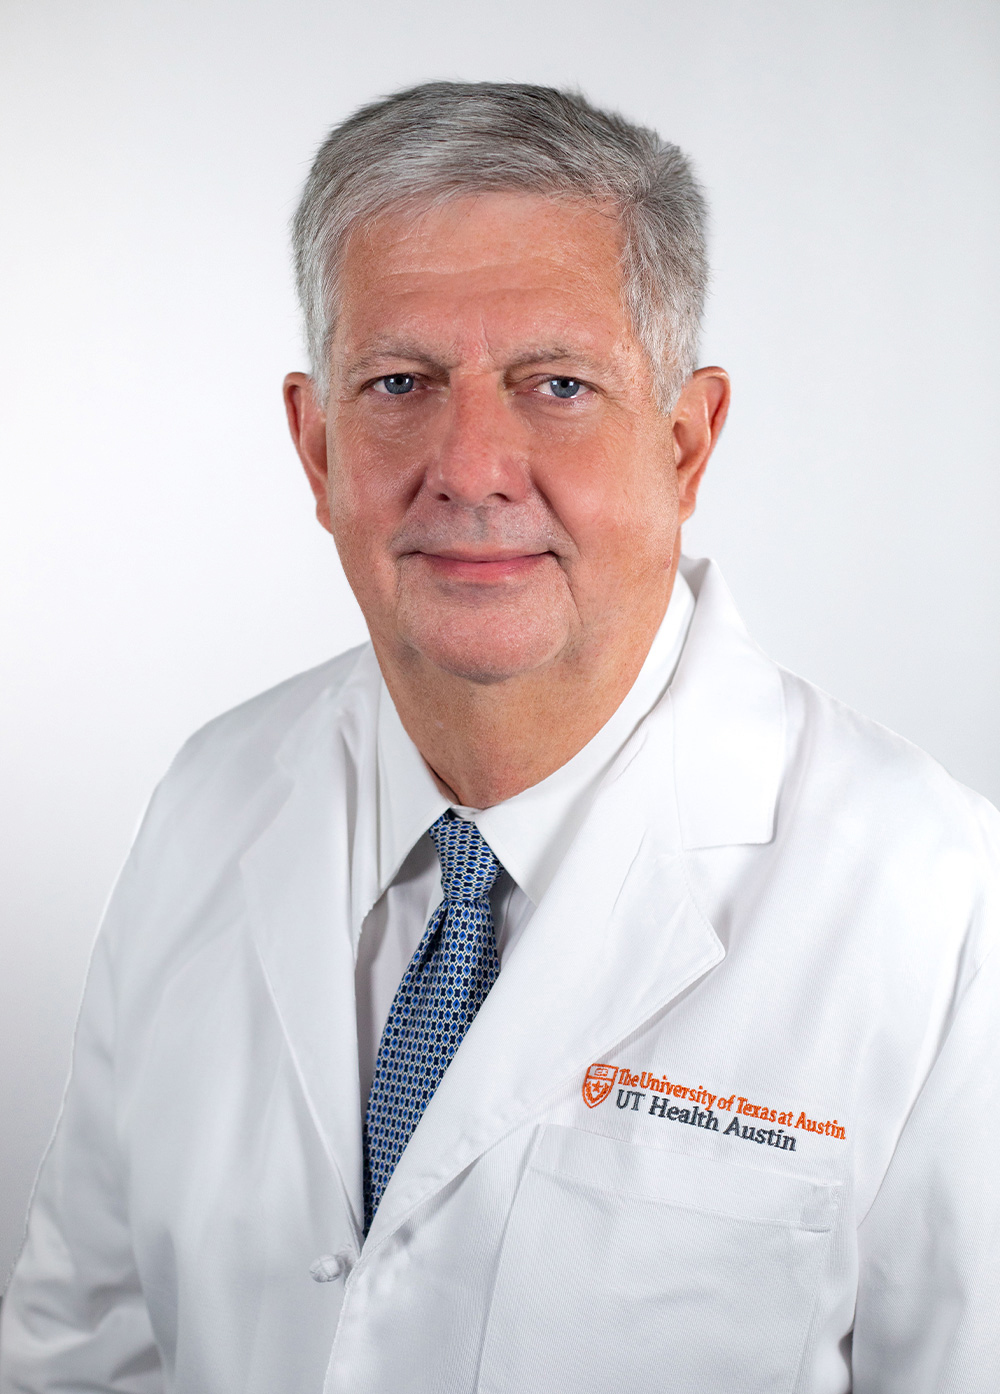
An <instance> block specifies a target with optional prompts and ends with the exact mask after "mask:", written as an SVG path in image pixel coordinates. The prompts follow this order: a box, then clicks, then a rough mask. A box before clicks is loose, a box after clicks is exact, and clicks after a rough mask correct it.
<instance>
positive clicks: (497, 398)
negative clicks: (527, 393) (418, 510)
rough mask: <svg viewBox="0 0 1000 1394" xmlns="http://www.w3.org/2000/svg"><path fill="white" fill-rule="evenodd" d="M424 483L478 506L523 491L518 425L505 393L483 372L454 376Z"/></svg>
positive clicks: (518, 496) (451, 499) (444, 498)
mask: <svg viewBox="0 0 1000 1394" xmlns="http://www.w3.org/2000/svg"><path fill="white" fill-rule="evenodd" d="M425 487H426V488H427V489H428V490H429V491H430V492H431V494H432V495H433V497H434V498H435V499H436V500H437V501H439V502H442V503H454V504H458V505H460V506H461V507H464V508H478V507H481V506H482V505H483V504H487V503H491V502H508V503H519V502H520V501H521V500H523V499H524V498H525V496H526V494H527V493H528V489H529V481H528V471H527V465H526V460H525V440H524V433H523V428H522V427H521V426H520V424H519V422H518V421H517V419H516V414H515V412H514V411H513V410H512V409H511V407H510V405H509V403H508V401H507V400H506V393H505V392H504V390H503V389H502V388H500V389H498V387H497V385H496V383H495V382H492V381H490V380H489V379H488V378H487V377H485V375H484V377H483V379H481V380H479V379H477V380H472V381H458V382H453V383H452V384H451V385H450V387H449V391H448V401H447V406H446V407H445V410H444V412H443V420H442V421H441V434H440V436H439V438H438V441H437V448H436V452H435V455H434V458H433V459H432V461H431V463H430V465H429V467H428V470H427V474H426V477H425Z"/></svg>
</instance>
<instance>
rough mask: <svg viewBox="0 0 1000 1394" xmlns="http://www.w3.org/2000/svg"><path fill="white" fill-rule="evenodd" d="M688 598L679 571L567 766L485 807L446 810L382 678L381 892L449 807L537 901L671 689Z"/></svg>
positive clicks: (690, 608) (690, 604) (690, 610)
mask: <svg viewBox="0 0 1000 1394" xmlns="http://www.w3.org/2000/svg"><path fill="white" fill-rule="evenodd" d="M694 609H695V601H694V595H693V594H692V591H691V588H690V586H689V585H688V584H687V582H686V580H685V579H684V577H683V576H682V575H681V574H680V572H678V573H677V577H676V579H675V582H674V589H673V593H672V595H671V597H670V603H669V605H668V606H667V611H666V614H665V615H664V617H663V620H662V622H661V624H660V627H659V629H658V630H657V633H656V636H655V637H654V639H653V642H652V644H651V646H650V649H649V653H648V654H647V655H646V659H645V661H644V663H643V665H642V668H641V669H640V671H639V675H638V677H637V678H636V680H635V682H634V683H633V684H632V687H631V688H630V689H629V691H628V693H627V694H626V696H625V699H624V700H623V702H622V703H621V705H620V706H619V707H618V708H617V710H616V711H615V712H614V713H613V714H612V716H611V718H610V719H609V720H608V721H607V722H606V723H605V725H604V726H602V727H601V729H600V730H599V731H598V732H597V734H596V735H595V736H593V737H592V739H591V740H590V741H588V743H587V744H586V745H585V746H584V747H583V749H582V750H580V751H578V752H577V754H576V755H574V756H573V758H572V759H571V760H568V761H567V762H566V764H565V765H562V766H560V768H559V769H557V770H555V771H554V772H553V773H552V774H550V775H549V776H548V777H547V778H546V779H543V780H541V781H540V782H539V783H538V784H534V785H532V786H531V787H530V788H528V789H524V790H522V792H521V793H520V794H515V795H514V797H513V798H510V799H506V800H504V802H503V803H500V804H495V805H494V806H493V807H492V808H487V809H483V810H478V809H465V808H459V807H457V806H456V805H449V803H448V800H447V799H446V798H445V797H444V796H443V795H442V794H441V793H440V792H439V791H438V788H437V785H436V784H435V783H434V778H433V776H432V775H431V772H430V770H429V769H428V768H427V765H426V763H425V761H424V759H423V757H422V756H421V754H420V752H419V751H418V750H417V748H416V746H415V745H414V744H413V741H412V740H411V739H410V737H409V736H408V735H407V733H406V731H405V729H404V727H403V723H402V722H401V721H400V719H399V715H398V713H397V711H396V708H395V706H394V705H393V702H392V698H391V697H390V696H389V692H388V689H387V688H386V686H385V683H384V682H380V684H379V695H378V737H377V739H378V863H379V866H378V879H379V894H380V895H381V894H382V892H384V891H385V890H386V889H387V887H388V886H389V884H390V883H391V881H392V879H393V877H394V876H395V875H396V873H397V871H398V870H399V868H400V866H401V865H402V863H403V861H404V859H405V858H406V857H407V855H408V854H409V852H410V851H411V850H412V848H413V846H414V845H415V843H416V842H417V840H418V839H419V838H420V837H421V836H422V835H423V834H424V833H425V832H426V831H427V829H428V828H429V827H430V825H431V824H432V823H433V822H434V821H435V819H437V818H439V817H440V816H441V814H442V813H444V811H445V810H446V809H447V808H448V807H456V811H457V812H459V813H460V814H461V815H462V816H465V817H471V818H472V819H473V820H474V821H475V823H476V825H477V826H478V828H479V830H480V831H481V833H482V834H483V837H484V838H485V839H486V841H487V842H488V843H489V845H490V847H491V848H492V850H493V852H494V853H495V855H496V856H497V858H498V859H499V861H500V862H501V863H502V864H503V866H504V868H505V869H506V871H507V872H508V873H509V875H510V876H512V877H513V879H514V880H515V881H516V882H517V884H518V885H519V886H520V888H521V890H522V891H524V893H525V895H527V897H528V899H529V900H531V901H532V902H533V904H535V905H537V904H538V902H539V901H540V900H541V898H542V896H543V895H544V894H545V891H546V890H547V889H548V886H549V883H550V881H551V880H552V877H553V876H554V875H555V872H556V870H557V868H558V866H559V863H560V862H561V861H562V858H563V856H564V854H565V852H566V850H567V848H568V847H569V845H570V843H571V842H572V840H573V837H574V836H575V834H576V832H577V829H578V828H579V826H580V824H581V823H582V821H583V819H584V817H585V816H586V814H587V812H588V811H589V808H590V805H591V803H592V801H593V799H594V796H595V795H596V793H597V790H598V788H599V786H600V784H601V781H602V780H603V778H604V776H605V775H606V774H607V772H608V770H609V769H610V767H611V765H612V764H613V763H614V761H615V759H616V757H617V756H618V755H619V753H620V752H621V750H622V749H623V748H624V746H625V745H626V744H627V743H628V741H629V738H630V737H631V736H632V735H633V734H634V732H635V731H636V729H637V728H638V727H639V726H640V725H641V723H642V721H643V719H644V717H646V716H647V715H648V713H649V712H650V711H651V710H652V708H653V707H654V706H655V705H656V704H657V702H658V701H659V700H660V698H661V697H662V696H663V694H664V692H665V691H666V689H667V688H668V687H669V685H670V682H671V679H672V678H673V675H674V671H675V669H676V668H677V663H678V660H679V659H680V655H681V651H682V649H683V647H684V641H685V638H686V636H687V632H688V628H689V626H690V624H691V619H692V616H693V614H694Z"/></svg>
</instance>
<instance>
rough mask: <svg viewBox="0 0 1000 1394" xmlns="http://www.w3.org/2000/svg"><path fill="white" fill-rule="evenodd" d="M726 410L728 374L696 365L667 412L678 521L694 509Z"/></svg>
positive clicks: (684, 518) (685, 518)
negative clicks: (674, 404)
mask: <svg viewBox="0 0 1000 1394" xmlns="http://www.w3.org/2000/svg"><path fill="white" fill-rule="evenodd" d="M728 411H729V374H728V373H727V372H726V370H725V369H724V368H699V369H698V370H697V371H696V372H695V373H692V375H691V377H689V378H688V380H687V382H686V383H685V384H684V386H683V388H682V389H681V395H680V396H679V397H678V399H677V405H676V406H675V407H674V409H673V411H672V412H671V421H672V427H673V436H674V463H675V466H676V469H677V491H678V499H679V505H680V521H681V522H682V523H686V522H687V520H688V518H690V517H691V514H692V513H693V512H694V507H695V503H696V502H697V499H698V486H699V485H700V484H701V481H702V477H703V476H704V473H705V466H706V465H707V464H708V457H709V456H710V455H711V453H712V451H713V450H714V449H715V442H716V441H717V440H718V439H719V433H720V431H721V430H722V427H723V424H724V422H725V420H726V413H727V412H728Z"/></svg>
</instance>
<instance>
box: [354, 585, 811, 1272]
mask: <svg viewBox="0 0 1000 1394" xmlns="http://www.w3.org/2000/svg"><path fill="white" fill-rule="evenodd" d="M685 575H686V577H687V579H688V581H689V583H690V584H691V585H692V589H693V590H694V591H695V594H696V596H697V598H698V606H697V609H696V612H695V617H694V620H693V621H692V626H691V631H690V633H689V636H688V640H687V643H686V645H685V650H684V654H683V656H682V659H681V662H680V665H679V667H678V671H677V674H676V676H675V679H674V682H673V684H672V686H671V689H670V691H669V693H668V695H667V697H666V698H665V699H664V700H663V701H662V702H661V703H660V704H659V706H658V707H657V708H656V709H655V711H654V712H653V713H652V714H651V715H650V717H649V718H647V721H646V722H645V724H644V728H643V730H642V732H641V733H640V734H639V735H638V736H636V737H635V738H633V741H632V742H631V743H630V745H629V747H627V748H626V750H625V752H623V756H622V758H621V760H620V761H619V763H618V767H617V768H616V769H615V770H613V771H612V772H611V774H610V775H609V777H608V779H607V781H606V782H605V785H604V788H603V789H602V791H601V793H600V794H599V795H598V797H597V799H596V801H595V804H594V807H593V809H592V810H591V813H590V816H589V817H588V819H587V821H586V822H585V824H584V826H583V827H582V828H581V830H580V833H579V834H578V835H577V837H576V839H575V841H574V844H573V846H572V848H571V849H570V852H569V853H568V854H567V857H566V859H565V861H564V863H563V865H562V867H561V868H560V871H559V873H558V874H557V876H556V878H555V879H554V880H553V882H552V885H551V886H550V888H549V890H548V893H547V894H546V896H545V897H544V899H543V901H542V903H541V904H540V905H539V907H538V909H537V911H536V912H535V914H534V916H533V918H532V921H531V925H530V928H529V929H528V931H527V932H525V934H523V935H522V937H521V939H520V941H519V942H518V944H517V946H516V947H515V949H514V950H513V952H512V953H511V954H510V956H509V957H508V959H507V960H506V961H505V963H504V966H503V971H502V972H501V974H500V977H499V978H498V980H497V982H496V984H495V985H494V987H493V990H492V991H491V993H490V995H489V997H487V999H486V1002H485V1003H484V1004H483V1007H482V1009H481V1010H480V1012H479V1015H478V1016H477V1017H476V1019H475V1021H474V1022H473V1023H472V1026H471V1027H470V1029H469V1031H468V1033H467V1035H466V1037H465V1039H464V1040H463V1042H462V1044H461V1046H460V1048H459V1050H458V1052H457V1053H456V1055H455V1058H454V1059H453V1060H452V1062H451V1064H450V1065H449V1067H448V1070H447V1072H446V1073H445V1076H444V1078H443V1080H442V1081H441V1084H440V1085H439V1087H438V1089H437V1092H436V1093H435V1095H434V1097H433V1098H432V1099H431V1101H430V1103H429V1105H428V1107H427V1110H426V1112H425V1114H424V1116H423V1118H422V1119H421V1121H420V1124H419V1126H418V1128H417V1130H416V1132H415V1133H414V1134H413V1137H412V1138H411V1139H410V1141H409V1143H408V1145H407V1147H406V1150H405V1151H404V1153H403V1155H402V1157H401V1159H400V1161H399V1164H398V1165H397V1167H396V1170H395V1172H394V1174H393V1176H392V1178H391V1180H390V1182H389V1185H388V1187H387V1189H386V1192H385V1194H384V1196H383V1198H382V1201H381V1204H380V1206H379V1209H378V1211H377V1213H376V1216H375V1220H374V1223H373V1225H372V1229H371V1232H370V1235H369V1239H368V1244H367V1245H366V1248H367V1250H368V1251H369V1252H373V1251H374V1249H375V1248H377V1246H378V1245H379V1243H380V1242H381V1241H382V1240H383V1239H384V1238H386V1237H387V1236H388V1235H389V1234H390V1233H391V1232H392V1231H393V1230H394V1229H395V1228H396V1227H397V1226H398V1225H399V1224H401V1223H402V1222H403V1221H404V1220H405V1219H406V1217H407V1216H408V1215H409V1214H411V1213H412V1212H413V1210H414V1209H415V1208H416V1206H418V1205H419V1204H420V1203H421V1202H422V1201H423V1200H425V1199H427V1198H428V1197H429V1196H430V1195H432V1194H433V1193H434V1192H435V1191H437V1190H439V1189H440V1188H441V1187H442V1186H444V1185H446V1184H447V1183H448V1182H449V1181H451V1180H452V1179H453V1178H454V1177H456V1176H457V1175H458V1174H459V1173H460V1172H461V1171H462V1170H464V1168H465V1167H467V1166H468V1165H469V1164H470V1163H471V1162H473V1161H474V1160H475V1159H476V1157H478V1156H480V1155H481V1154H482V1153H483V1152H485V1151H486V1149H487V1148H489V1147H490V1146H491V1145H492V1144H493V1143H494V1142H496V1141H498V1140H499V1139H500V1138H501V1137H503V1136H504V1135H505V1134H506V1133H508V1132H509V1131H511V1130H512V1129H513V1128H515V1127H517V1126H519V1125H520V1124H523V1123H524V1122H525V1121H527V1120H530V1119H531V1118H532V1117H536V1116H538V1115H539V1114H540V1113H541V1112H542V1111H543V1110H544V1108H545V1106H546V1103H547V1101H548V1100H549V1099H550V1098H553V1097H554V1096H556V1095H557V1094H558V1093H559V1092H561V1091H562V1090H564V1089H565V1088H566V1085H567V1083H568V1082H569V1081H571V1080H572V1079H573V1078H574V1076H577V1075H578V1076H579V1078H580V1080H581V1081H582V1078H583V1075H584V1072H585V1071H586V1068H587V1066H588V1065H589V1064H591V1063H592V1062H593V1061H595V1060H600V1058H601V1056H602V1054H604V1053H605V1052H606V1051H608V1050H610V1049H611V1048H612V1047H613V1046H614V1045H615V1044H616V1043H618V1042H619V1041H621V1040H623V1039H624V1038H625V1037H627V1036H628V1035H629V1034H631V1033H632V1032H633V1031H635V1030H637V1029H638V1028H639V1027H640V1026H641V1025H642V1024H643V1023H644V1022H646V1021H648V1020H649V1019H650V1018H651V1017H653V1016H654V1015H655V1014H656V1013H657V1012H659V1011H661V1010H663V1009H664V1008H665V1007H667V1006H668V1005H669V1003H670V1002H672V1001H673V1000H674V999H676V998H677V997H678V996H679V995H680V994H681V993H682V992H684V991H685V990H686V989H687V988H689V987H690V986H691V985H692V984H693V983H695V982H696V981H697V980H698V979H699V978H700V977H701V976H703V975H704V974H705V973H706V972H708V971H709V970H710V969H711V968H712V967H714V966H715V965H716V964H717V963H719V962H720V960H721V959H722V958H723V957H724V949H723V947H722V944H721V943H720V941H719V938H718V936H717V935H716V934H715V931H714V929H713V928H712V925H711V924H710V923H709V921H708V919H707V918H706V916H705V915H704V914H703V912H702V911H701V909H700V908H699V906H698V904H697V903H696V901H695V899H694V897H693V895H692V893H691V890H690V885H689V881H688V877H687V872H686V853H687V852H688V851H690V850H693V849H695V848H708V847H719V846H725V845H732V844H752V843H765V842H768V841H770V839H771V837H772V835H773V827H774V818H775V806H776V799H777V796H778V791H779V786H780V780H781V775H782V771H783V766H784V707H783V698H782V685H781V677H780V673H779V671H778V669H777V668H776V667H775V665H774V664H773V663H771V662H770V660H768V659H767V658H765V657H764V655H763V654H762V653H761V652H760V650H759V649H757V647H756V645H754V644H753V642H752V640H751V639H750V637H749V635H748V634H747V632H746V630H745V628H744V626H743V624H742V621H741V620H740V618H739V616H738V614H737V613H736V609H735V606H734V605H733V603H732V599H731V597H730V596H729V592H728V590H727V589H726V586H725V583H724V582H723V580H722V578H721V575H720V574H719V572H718V569H717V568H716V567H715V566H714V565H712V564H711V563H705V562H694V563H687V562H686V563H685ZM702 870H703V874H704V868H703V869H702Z"/></svg>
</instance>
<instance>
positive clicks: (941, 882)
mask: <svg viewBox="0 0 1000 1394" xmlns="http://www.w3.org/2000/svg"><path fill="white" fill-rule="evenodd" d="M779 671H780V674H781V680H782V687H783V691H784V702H785V718H786V769H785V778H784V781H783V787H782V791H781V795H780V798H779V809H778V820H777V821H778V829H779V833H780V832H781V831H782V825H784V828H783V831H784V833H785V835H786V836H790V837H792V838H794V836H795V829H796V826H797V825H798V826H803V827H805V828H807V829H808V831H809V833H810V834H811V835H813V836H816V837H825V838H826V839H827V840H828V842H829V846H830V849H831V855H833V854H836V855H837V856H838V857H840V856H843V855H847V857H848V858H850V859H851V860H853V861H854V864H855V869H856V871H857V873H858V874H859V875H860V874H868V875H871V874H875V873H879V874H880V875H882V876H887V877H889V878H892V879H897V878H899V877H900V875H901V873H903V874H905V876H906V878H907V879H908V882H909V890H910V893H915V894H917V895H928V894H931V893H932V888H933V887H937V888H941V887H942V886H943V887H947V888H948V890H947V894H949V895H951V896H953V897H954V899H955V901H956V902H958V901H962V902H964V903H965V904H966V905H969V901H970V899H971V900H972V901H978V900H980V899H981V897H982V896H983V894H990V893H991V895H990V898H991V899H992V900H993V901H994V902H995V903H996V902H1000V813H998V812H997V810H996V809H995V808H994V807H993V805H992V804H991V803H990V802H989V801H988V800H987V799H985V798H983V797H982V795H980V794H977V793H975V792H974V791H973V790H971V789H969V788H967V787H966V786H965V785H963V784H961V783H960V782H959V781H958V780H956V779H955V778H953V776H952V775H950V774H949V773H948V771H947V770H946V769H944V767H943V766H942V765H941V764H939V762H938V761H937V760H935V759H933V758H932V757H931V756H930V755H928V754H927V753H926V752H925V751H923V750H921V749H920V748H919V747H918V746H916V745H914V744H913V743H912V742H910V741H908V740H906V739H904V738H903V737H902V736H899V735H897V734H896V733H895V732H893V731H890V730H889V729H888V728H887V727H885V726H882V725H880V724H879V723H878V722H877V721H873V720H871V719H870V718H869V717H866V716H862V715H861V714H860V713H859V712H857V711H854V710H853V709H852V708H851V707H849V706H847V705H846V703H844V702H841V701H839V700H838V699H837V698H835V697H831V696H830V694H829V693H827V692H824V691H823V690H822V689H820V688H818V687H816V686H814V685H813V684H812V683H809V682H807V681H805V680H804V679H803V678H800V677H797V676H796V675H795V674H793V673H789V672H787V671H786V670H784V669H780V670H779ZM866 869H867V870H866ZM938 894H940V890H938Z"/></svg>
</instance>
